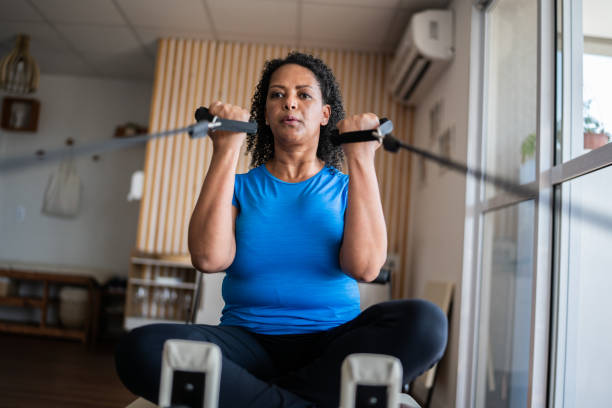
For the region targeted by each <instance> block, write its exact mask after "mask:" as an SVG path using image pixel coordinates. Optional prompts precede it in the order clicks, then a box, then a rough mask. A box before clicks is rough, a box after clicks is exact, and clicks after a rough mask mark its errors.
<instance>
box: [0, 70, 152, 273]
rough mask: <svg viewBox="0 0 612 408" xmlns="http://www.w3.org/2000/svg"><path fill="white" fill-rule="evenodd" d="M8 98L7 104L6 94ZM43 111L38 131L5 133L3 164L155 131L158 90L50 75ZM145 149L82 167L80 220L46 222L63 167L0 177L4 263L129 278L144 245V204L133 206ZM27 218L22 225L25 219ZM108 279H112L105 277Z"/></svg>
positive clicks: (44, 79)
mask: <svg viewBox="0 0 612 408" xmlns="http://www.w3.org/2000/svg"><path fill="white" fill-rule="evenodd" d="M0 96H5V95H4V94H0ZM32 97H34V98H36V99H38V100H39V101H40V103H41V111H40V118H39V126H38V131H37V132H36V133H17V132H8V131H5V130H0V157H12V156H14V155H24V154H33V152H34V151H36V150H38V149H45V150H46V151H51V150H54V149H57V148H61V147H65V144H64V142H65V140H66V139H67V138H69V137H70V138H72V139H74V140H75V141H76V144H75V146H82V145H85V144H88V143H92V142H99V141H103V140H109V141H110V140H113V134H114V131H115V127H116V126H117V125H121V124H125V123H126V122H128V121H130V122H136V123H139V124H142V125H147V124H148V116H149V105H150V99H151V84H150V83H149V82H148V81H147V82H144V81H124V80H110V79H94V78H85V77H72V76H56V75H42V76H41V79H40V87H39V90H38V91H37V92H36V93H35V94H33V95H32ZM144 151H145V148H144V146H142V145H141V146H137V147H131V148H128V149H126V150H122V151H116V152H107V153H102V154H100V160H99V161H93V160H92V157H91V156H81V157H78V158H77V159H76V160H75V163H76V168H77V173H78V175H79V176H80V178H81V185H82V187H83V188H82V196H81V209H80V212H79V214H78V215H77V216H76V217H74V218H71V219H65V218H58V217H50V216H47V215H43V214H41V206H42V201H43V194H44V191H45V187H46V185H47V182H48V179H49V176H50V174H51V172H52V170H53V169H55V168H56V167H57V165H58V162H54V163H45V164H36V165H33V166H28V167H22V168H19V169H13V170H9V171H5V172H3V173H0V231H1V233H0V260H11V261H21V262H27V263H44V264H51V265H69V266H75V267H87V268H94V269H99V270H100V273H101V274H102V271H106V272H108V273H115V274H118V275H127V271H128V267H129V254H130V251H131V249H132V248H133V246H134V243H135V241H136V227H137V222H138V211H139V202H138V201H135V202H131V203H128V202H127V201H126V196H127V194H128V189H129V184H130V176H131V174H132V173H133V172H134V171H135V170H138V169H141V168H142V166H143V163H144ZM20 211H21V213H22V214H25V217H23V218H21V219H20V217H19V215H18V214H19V212H20ZM105 275H106V273H105Z"/></svg>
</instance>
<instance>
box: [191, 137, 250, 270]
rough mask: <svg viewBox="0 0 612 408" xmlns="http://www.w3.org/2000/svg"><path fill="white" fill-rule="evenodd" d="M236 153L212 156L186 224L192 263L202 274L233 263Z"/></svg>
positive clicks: (227, 152) (232, 151)
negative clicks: (233, 198) (233, 199)
mask: <svg viewBox="0 0 612 408" xmlns="http://www.w3.org/2000/svg"><path fill="white" fill-rule="evenodd" d="M239 155H240V151H239V150H230V149H224V150H222V151H218V152H214V153H213V155H212V159H211V163H210V167H209V169H208V172H207V174H206V177H205V179H204V183H203V185H202V190H201V192H200V196H199V197H198V201H197V203H196V205H195V208H194V210H193V214H192V216H191V221H190V222H189V233H188V234H189V235H188V244H189V252H190V254H191V261H192V263H193V265H194V267H195V268H197V269H198V270H200V271H202V272H219V271H223V270H225V269H226V268H227V267H228V266H229V265H231V263H232V262H233V260H234V255H235V253H236V238H235V235H234V219H233V209H232V207H233V206H232V197H233V194H234V178H235V175H236V166H237V164H238V158H239Z"/></svg>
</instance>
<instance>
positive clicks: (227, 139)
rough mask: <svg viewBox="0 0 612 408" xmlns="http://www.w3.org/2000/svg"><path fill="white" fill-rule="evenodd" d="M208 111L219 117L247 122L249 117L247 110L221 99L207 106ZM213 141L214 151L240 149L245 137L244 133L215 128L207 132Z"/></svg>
mask: <svg viewBox="0 0 612 408" xmlns="http://www.w3.org/2000/svg"><path fill="white" fill-rule="evenodd" d="M208 112H209V113H210V114H211V115H213V116H218V117H220V118H221V119H231V120H239V121H241V122H248V121H249V118H250V116H251V115H250V114H249V111H247V110H246V109H243V108H242V107H240V106H236V105H230V104H229V103H223V102H221V101H215V102H213V103H211V104H210V106H209V107H208ZM208 134H209V135H210V137H211V139H212V141H213V146H214V150H215V151H224V150H234V151H240V148H241V147H242V143H244V139H245V138H246V133H244V132H240V133H236V132H227V131H223V130H217V131H214V132H209V133H208Z"/></svg>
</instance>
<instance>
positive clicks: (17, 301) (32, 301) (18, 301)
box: [0, 296, 43, 309]
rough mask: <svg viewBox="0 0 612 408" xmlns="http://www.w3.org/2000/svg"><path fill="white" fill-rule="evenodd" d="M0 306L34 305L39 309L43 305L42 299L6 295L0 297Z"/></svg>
mask: <svg viewBox="0 0 612 408" xmlns="http://www.w3.org/2000/svg"><path fill="white" fill-rule="evenodd" d="M0 306H15V307H34V308H38V309H41V308H42V307H43V300H42V299H40V298H32V297H21V296H6V297H0Z"/></svg>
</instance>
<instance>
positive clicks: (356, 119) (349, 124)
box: [337, 113, 381, 160]
mask: <svg viewBox="0 0 612 408" xmlns="http://www.w3.org/2000/svg"><path fill="white" fill-rule="evenodd" d="M378 126H380V121H379V119H378V116H376V115H375V114H374V113H362V114H359V115H352V116H349V117H347V118H345V119H342V120H341V121H340V122H338V125H337V127H338V131H339V132H340V134H342V133H347V132H356V131H359V130H370V129H372V130H374V129H376V128H377V127H378ZM380 145H381V143H380V142H379V141H377V140H372V141H369V142H359V143H344V144H343V145H342V149H343V150H344V155H345V156H346V158H347V160H351V159H361V158H367V157H370V156H371V157H372V158H373V157H374V153H375V152H376V149H378V148H379V147H380Z"/></svg>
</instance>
